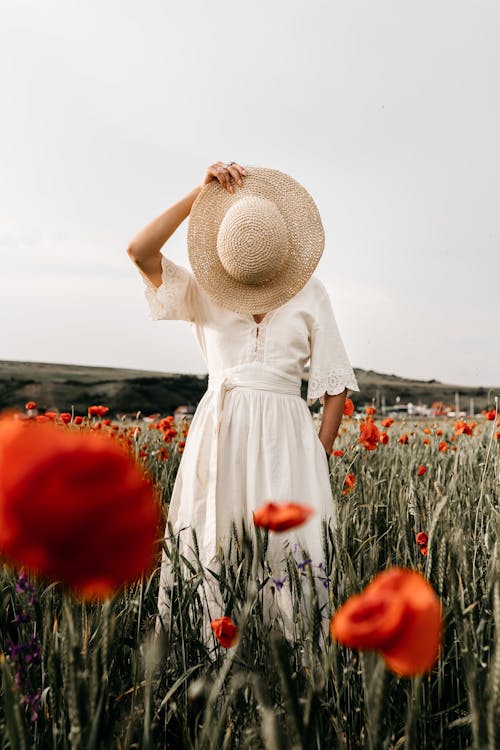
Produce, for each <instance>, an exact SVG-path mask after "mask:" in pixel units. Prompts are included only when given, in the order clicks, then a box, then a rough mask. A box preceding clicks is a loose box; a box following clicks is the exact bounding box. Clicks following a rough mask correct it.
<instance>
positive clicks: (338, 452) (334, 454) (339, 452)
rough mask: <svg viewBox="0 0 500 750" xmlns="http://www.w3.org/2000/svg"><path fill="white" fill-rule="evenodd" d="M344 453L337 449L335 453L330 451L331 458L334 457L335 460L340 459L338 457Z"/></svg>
mask: <svg viewBox="0 0 500 750" xmlns="http://www.w3.org/2000/svg"><path fill="white" fill-rule="evenodd" d="M344 453H345V451H343V450H340V449H339V450H337V451H332V456H336V457H337V458H340V456H343V455H344Z"/></svg>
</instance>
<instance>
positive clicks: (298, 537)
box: [128, 162, 358, 627]
mask: <svg viewBox="0 0 500 750" xmlns="http://www.w3.org/2000/svg"><path fill="white" fill-rule="evenodd" d="M188 215H189V216H190V219H189V226H188V252H189V260H190V263H191V267H192V271H191V270H188V269H187V268H184V267H183V266H180V265H178V264H176V263H175V262H174V261H173V260H171V259H170V258H169V257H167V256H165V255H162V254H161V252H160V250H161V248H162V247H163V246H164V244H165V243H166V242H167V240H168V239H169V238H170V237H171V236H172V234H173V233H174V232H175V230H176V229H177V227H178V226H179V225H180V224H181V222H182V221H183V220H184V219H185V218H186V217H187V216H188ZM323 248H324V231H323V226H322V223H321V219H320V216H319V212H318V210H317V208H316V205H315V203H314V201H313V199H312V198H311V196H310V195H309V194H308V193H307V191H306V190H305V189H304V188H303V187H302V186H301V185H300V184H299V183H298V182H296V181H295V180H294V179H292V178H291V177H289V176H288V175H286V174H283V173H282V172H278V171H277V170H271V169H265V168H262V167H248V168H244V167H243V166H241V165H239V164H237V163H235V162H231V163H229V164H226V163H223V162H216V163H215V164H212V165H211V166H210V167H208V169H207V170H206V173H205V175H204V178H203V181H202V183H201V184H200V185H198V186H197V187H196V188H195V189H194V190H192V191H191V192H190V193H189V194H188V195H187V196H185V197H184V198H182V199H181V200H180V201H178V202H177V203H175V204H174V205H173V206H171V207H170V208H169V209H167V210H166V211H165V212H164V213H163V214H161V215H160V216H159V217H158V218H156V219H155V220H153V221H152V222H151V223H149V224H148V225H147V226H146V227H145V228H144V229H142V231H140V232H139V234H137V236H136V237H135V238H134V239H133V240H132V242H131V243H130V245H129V248H128V254H129V256H130V258H131V259H132V260H133V262H134V263H135V265H136V266H137V268H138V269H139V271H140V272H141V274H142V276H143V279H144V281H145V284H146V289H145V293H146V298H147V300H148V302H149V305H150V310H151V316H152V318H153V320H172V319H181V320H187V321H190V322H191V323H192V325H193V328H194V333H195V335H196V337H197V339H198V342H199V344H200V346H201V349H202V352H203V355H204V358H205V360H206V363H207V368H208V373H209V380H208V390H207V392H206V393H205V394H204V396H203V398H202V399H201V401H200V403H199V404H198V407H197V409H196V413H195V415H194V417H193V419H192V422H191V425H190V430H189V434H188V436H187V439H186V444H185V448H184V453H183V456H182V460H181V462H180V465H179V470H178V473H177V477H176V480H175V484H174V488H173V492H172V498H171V502H170V507H169V516H168V521H169V522H170V523H171V524H172V526H173V528H174V531H175V532H176V533H177V532H179V533H180V534H181V533H182V530H184V529H186V530H187V532H189V529H190V528H191V529H192V528H194V529H195V530H196V533H197V537H198V543H199V548H200V559H201V561H202V563H203V564H204V565H205V566H209V565H210V563H211V561H212V560H213V558H214V556H215V555H216V553H217V549H218V545H219V544H221V543H223V542H224V540H225V539H227V537H228V535H229V532H230V528H231V522H232V521H233V519H234V520H235V521H236V522H237V523H238V521H241V519H242V518H244V519H245V520H246V521H247V522H248V523H249V524H251V523H252V516H253V512H254V511H255V510H256V509H257V508H258V507H260V506H262V505H263V504H265V503H266V502H268V501H271V500H272V501H273V502H275V503H281V502H290V501H293V502H297V503H303V504H306V505H309V506H310V507H312V508H313V509H314V514H313V515H312V516H311V518H310V519H309V520H308V521H307V522H306V523H304V524H303V525H302V526H300V527H298V528H296V529H294V530H293V531H289V532H287V533H286V536H285V539H284V538H283V535H282V534H281V535H279V534H278V535H272V534H271V535H270V544H269V550H268V560H269V561H270V565H271V567H272V570H273V575H272V578H271V583H272V581H273V580H274V584H275V586H276V589H275V591H274V592H273V594H274V595H275V596H276V599H277V600H278V601H279V602H280V604H281V605H282V609H283V612H284V613H285V614H284V621H285V627H287V619H286V618H288V626H291V623H290V618H291V610H290V601H289V599H287V587H286V585H285V582H286V572H285V568H284V566H283V562H282V558H283V542H284V541H285V540H286V542H287V543H288V544H289V545H290V546H291V547H292V548H293V549H298V548H299V545H301V546H302V547H304V548H305V549H307V550H308V551H309V555H310V558H311V564H312V566H313V568H314V572H315V574H316V575H318V577H321V573H322V546H321V523H322V521H323V520H327V521H329V520H331V519H332V518H334V514H335V503H334V498H333V496H332V490H331V484H330V476H329V465H328V457H329V455H330V452H331V449H332V444H333V441H334V440H335V437H336V435H337V431H338V428H339V424H340V421H341V419H342V413H343V407H344V402H345V398H346V393H347V388H350V389H351V390H358V387H357V383H356V379H355V376H354V373H353V370H352V368H351V365H350V363H349V360H348V358H347V355H346V352H345V349H344V346H343V343H342V340H341V338H340V335H339V332H338V329H337V326H336V323H335V318H334V315H333V311H332V308H331V304H330V300H329V297H328V293H327V291H326V289H325V287H324V285H323V284H322V282H321V281H320V280H319V279H318V278H316V277H315V276H314V275H313V272H314V269H315V268H316V266H317V263H318V261H319V259H320V257H321V254H322V252H323ZM309 359H310V368H309V382H308V392H307V405H311V404H313V403H314V402H315V401H316V399H317V398H319V399H320V401H321V403H322V404H323V416H322V422H321V428H320V430H319V435H318V433H317V432H316V428H315V426H314V422H313V419H312V416H311V413H310V410H309V409H308V408H307V405H306V402H305V401H304V400H303V399H302V398H301V395H300V385H301V376H302V373H303V370H304V366H305V365H306V363H307V362H308V360H309ZM187 532H186V533H187ZM189 540H190V536H189V535H188V536H187V538H186V541H185V542H184V545H185V546H184V550H185V552H184V554H186V555H187V556H189ZM168 574H169V571H168V562H167V559H166V556H165V554H164V556H163V561H162V572H161V579H160V595H159V612H160V615H161V614H162V613H166V607H167V603H166V601H167V600H166V598H165V596H164V595H163V593H164V591H165V586H166V585H167V584H168ZM278 582H279V583H278ZM221 606H222V605H221V604H220V602H218V600H217V597H216V595H215V594H214V596H213V598H212V600H211V607H212V610H211V612H210V616H211V617H212V618H215V617H219V616H220V615H221V614H224V612H221V611H217V609H218V608H220V607H221Z"/></svg>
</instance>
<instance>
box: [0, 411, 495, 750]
mask: <svg viewBox="0 0 500 750" xmlns="http://www.w3.org/2000/svg"><path fill="white" fill-rule="evenodd" d="M375 419H376V422H377V424H378V425H379V427H380V422H379V420H378V419H377V417H375ZM476 419H477V425H476V426H475V427H474V429H473V432H472V435H467V434H455V423H454V422H453V421H452V420H447V419H440V420H438V421H430V420H428V421H426V422H422V421H411V420H409V419H407V420H406V421H396V422H395V423H394V424H393V425H392V426H391V427H390V428H389V429H387V433H388V435H389V442H388V443H387V444H386V445H383V444H380V445H379V446H378V448H377V449H376V450H365V448H364V447H363V446H362V445H360V444H359V443H358V442H357V439H358V435H359V425H358V423H357V421H356V420H355V419H346V418H345V419H344V423H343V428H342V430H341V433H340V434H339V437H338V438H337V440H336V442H335V446H334V447H335V449H336V450H337V451H340V450H343V451H344V452H343V454H342V455H332V457H331V459H330V473H331V483H332V489H333V495H334V497H335V499H336V502H337V504H338V512H339V523H338V526H337V527H335V528H325V529H324V538H323V546H324V553H325V555H324V556H325V560H326V561H327V570H326V579H327V580H326V585H327V586H328V592H329V600H330V609H329V613H328V614H329V615H331V614H333V612H335V610H336V609H337V608H338V607H339V606H340V605H341V604H342V603H343V602H344V601H345V600H346V599H347V598H348V597H349V596H351V595H352V594H354V593H357V592H359V591H360V590H361V589H362V588H363V587H364V586H365V585H366V584H367V583H368V582H369V581H370V579H371V578H372V577H373V576H374V575H375V574H376V573H377V572H379V571H381V570H384V569H385V568H387V567H390V566H393V565H398V566H402V567H405V568H413V569H416V570H420V571H422V572H423V573H424V575H425V576H426V577H427V578H428V579H429V581H430V582H431V584H432V586H433V588H434V589H435V591H436V593H437V594H438V596H439V598H440V599H441V602H442V605H443V608H444V615H445V629H444V640H443V647H442V650H441V656H440V659H439V661H438V662H437V663H436V665H435V667H434V669H433V670H432V672H431V673H430V674H428V675H425V676H423V677H416V678H412V679H403V678H398V677H396V676H395V675H393V674H392V673H390V672H388V671H386V670H385V667H384V666H383V662H382V661H381V660H380V659H379V657H378V655H377V654H375V653H364V654H363V653H359V652H356V651H351V650H350V649H347V648H344V647H342V646H340V645H339V644H337V643H335V642H333V641H332V640H331V639H330V637H329V636H328V635H326V634H325V633H324V631H323V630H322V629H321V628H320V613H319V611H318V605H317V601H318V600H317V597H316V596H315V594H314V587H313V590H312V594H311V595H310V596H309V598H308V602H307V607H306V608H304V607H301V599H302V598H303V597H305V593H304V591H303V587H302V584H303V581H304V580H305V579H306V578H307V579H308V581H309V582H312V574H311V572H310V567H308V566H302V567H300V566H298V565H297V562H296V560H294V559H293V558H292V557H291V556H290V557H289V560H288V563H289V566H288V569H289V576H288V579H287V582H286V584H285V585H288V586H291V589H292V596H293V599H294V603H295V606H296V611H297V622H296V633H295V637H294V639H293V640H292V641H290V640H287V639H285V638H284V636H283V634H282V632H281V631H280V627H279V623H278V622H274V621H268V620H265V619H264V618H263V616H262V597H261V590H262V587H263V586H264V585H269V580H268V577H267V572H266V571H267V568H266V564H265V557H266V542H267V538H268V537H267V534H268V533H272V532H267V531H263V530H261V529H256V528H247V529H245V530H244V533H243V536H241V535H240V536H237V535H235V536H234V538H233V539H232V540H228V543H227V544H228V547H229V545H231V559H232V560H234V559H236V563H234V562H233V563H229V562H228V560H229V559H230V555H229V551H228V549H226V552H225V553H224V554H223V555H221V558H220V565H219V567H218V568H217V569H214V570H213V571H207V570H203V569H202V568H201V567H200V566H198V567H196V566H194V567H191V569H190V570H187V569H186V568H185V566H182V567H181V561H180V559H179V551H178V548H177V546H176V540H175V537H172V538H171V539H169V540H168V541H165V542H164V544H165V549H166V550H167V553H168V555H169V556H170V557H171V560H172V562H173V565H174V570H175V576H174V585H173V587H172V589H171V591H169V594H168V595H169V598H170V600H171V609H170V617H169V619H168V622H167V623H166V629H165V633H164V635H163V636H162V637H160V638H156V639H155V638H154V630H155V620H156V614H157V597H158V586H159V572H160V571H159V565H158V566H157V568H156V570H155V571H154V573H153V574H152V575H150V576H149V577H147V578H144V579H143V580H141V581H139V582H137V583H136V584H134V585H133V586H131V587H129V588H127V589H126V590H122V592H121V593H120V594H118V595H116V596H115V597H114V598H113V599H111V600H108V601H107V602H105V603H104V604H100V605H91V604H88V603H85V604H82V603H79V602H77V601H76V600H75V599H73V598H72V597H71V596H70V595H69V594H67V593H64V592H63V590H62V588H61V586H60V584H59V583H57V582H52V583H47V582H46V583H41V582H36V581H31V580H26V578H25V577H23V574H22V571H18V570H12V569H10V568H8V567H7V566H3V567H1V568H0V576H1V578H0V584H1V607H0V671H1V676H2V681H1V700H0V738H1V748H2V750H7V748H9V749H10V748H12V750H18V749H21V748H54V750H55V748H64V749H66V748H68V749H69V748H71V750H76V749H77V748H82V749H83V748H88V749H89V750H91V749H97V748H102V749H103V750H111V748H117V749H119V750H125V748H127V749H128V748H147V749H148V750H153V748H176V749H177V748H180V749H182V748H187V749H188V750H190V749H191V748H193V749H194V748H196V749H200V750H209V749H211V748H213V749H214V750H215V749H217V750H219V749H221V748H227V749H228V750H229V749H230V748H231V749H233V748H252V750H253V749H256V750H259V749H264V750H281V749H285V748H286V749H287V750H290V748H294V749H295V748H307V749H308V750H309V749H311V750H312V749H313V748H315V749H319V748H329V749H331V750H334V749H336V748H339V749H340V748H346V749H349V750H350V749H351V748H352V749H354V748H367V749H369V750H375V749H376V748H394V749H396V748H426V749H427V750H429V749H430V750H438V749H439V748H446V749H447V750H449V749H450V748H453V749H460V748H469V747H470V748H477V750H482V749H483V748H488V749H489V750H494V748H498V747H499V746H500V729H499V727H500V555H499V527H500V507H499V489H500V458H499V447H500V442H499V440H498V430H499V427H498V426H497V415H495V419H494V420H490V421H488V420H487V419H486V418H484V417H478V418H476ZM380 429H382V427H380ZM117 431H122V432H123V433H124V435H126V436H127V439H128V441H129V445H130V450H131V451H132V452H133V453H134V455H135V457H136V459H137V460H138V461H139V462H143V463H144V464H145V466H146V468H147V470H148V472H149V474H150V475H151V477H152V478H153V480H154V482H155V484H156V485H157V487H158V490H159V497H161V500H162V503H163V504H164V507H165V511H166V509H167V507H168V501H169V497H170V494H171V491H172V486H173V483H174V480H175V476H176V471H177V468H178V465H179V460H180V457H181V450H182V448H181V447H179V442H180V441H182V440H184V439H185V437H184V436H183V435H182V434H180V433H179V434H178V435H177V436H176V437H175V438H173V440H172V442H171V443H169V444H168V445H167V446H166V447H167V449H168V457H166V455H165V452H164V453H163V455H161V453H160V452H161V448H162V446H165V443H164V442H162V436H161V434H160V431H159V430H157V429H154V428H153V429H145V428H144V427H143V428H142V429H141V430H138V429H134V425H132V426H131V425H127V426H125V425H119V426H118V428H117ZM440 432H442V434H439V433H440ZM403 434H405V435H407V436H408V442H400V441H399V437H400V436H401V435H403ZM443 444H444V445H446V448H443ZM440 446H441V450H440ZM420 466H425V467H426V471H425V473H422V472H420V473H419V471H418V469H419V467H420ZM348 475H353V477H351V481H350V482H349V483H348V484H346V478H347V477H348ZM304 502H307V499H306V498H304ZM421 531H424V532H426V533H427V535H428V537H429V542H428V554H427V555H426V556H424V555H423V554H422V553H421V551H420V549H419V546H418V544H417V543H416V540H415V538H416V534H417V533H418V532H421ZM182 571H184V572H182ZM204 576H211V578H212V580H216V581H217V585H218V586H219V587H220V590H221V593H222V596H223V598H224V601H225V602H226V605H227V611H226V613H225V614H227V615H229V616H231V617H232V618H233V620H234V621H235V622H236V623H237V624H238V627H239V629H240V638H239V640H238V642H237V644H236V645H235V646H234V647H233V648H230V649H224V648H222V647H220V646H219V644H218V643H217V641H216V640H215V638H214V639H213V642H212V643H211V644H209V646H206V645H204V643H203V640H202V637H201V632H202V631H201V628H202V615H203V579H204ZM307 589H308V590H310V587H309V586H308V587H307ZM304 611H307V615H304V614H303V613H304ZM13 643H14V647H13V646H12V644H13ZM9 644H10V645H9Z"/></svg>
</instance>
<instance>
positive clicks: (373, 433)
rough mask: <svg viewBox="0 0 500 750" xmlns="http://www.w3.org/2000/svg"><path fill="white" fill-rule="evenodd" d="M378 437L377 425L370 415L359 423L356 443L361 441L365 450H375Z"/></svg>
mask: <svg viewBox="0 0 500 750" xmlns="http://www.w3.org/2000/svg"><path fill="white" fill-rule="evenodd" d="M379 438H380V433H379V431H378V427H377V425H376V424H375V422H374V421H373V419H372V418H371V417H368V419H365V420H364V421H363V422H361V423H360V425H359V438H358V443H361V445H363V446H364V447H365V448H366V450H368V451H374V450H377V447H378V442H379Z"/></svg>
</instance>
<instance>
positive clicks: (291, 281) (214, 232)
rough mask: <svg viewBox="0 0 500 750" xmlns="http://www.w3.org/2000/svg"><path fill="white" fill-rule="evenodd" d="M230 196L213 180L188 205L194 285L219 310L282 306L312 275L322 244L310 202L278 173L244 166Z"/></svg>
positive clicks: (254, 310)
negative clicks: (221, 308)
mask: <svg viewBox="0 0 500 750" xmlns="http://www.w3.org/2000/svg"><path fill="white" fill-rule="evenodd" d="M245 169H246V172H247V176H246V177H244V178H243V185H242V186H241V187H240V186H239V185H237V184H235V185H234V191H235V192H234V193H229V192H228V191H227V190H226V189H225V188H223V187H222V185H221V184H220V183H219V181H218V180H212V181H211V182H209V183H208V184H207V185H205V186H204V187H203V188H202V190H201V192H200V193H199V194H198V196H197V198H196V200H195V201H194V203H193V206H192V208H191V213H190V215H189V224H188V232H187V242H188V255H189V261H190V264H191V268H192V270H193V273H194V275H195V277H196V279H197V281H198V283H199V284H200V286H201V287H202V288H203V289H204V290H205V291H206V292H207V294H208V295H209V296H210V297H211V298H212V299H213V300H214V301H215V302H216V303H217V304H219V305H221V306H222V307H226V308H228V309H229V310H233V311H235V312H242V313H251V314H253V315H255V314H257V313H266V312H268V311H269V310H274V309H275V308H276V307H280V306H281V305H283V304H285V302H287V301H288V300H289V299H290V298H291V297H293V296H294V295H295V294H297V292H299V291H300V290H301V289H302V287H303V286H304V285H305V284H306V282H307V281H308V280H309V279H310V277H311V276H312V274H313V272H314V269H315V268H316V266H317V265H318V262H319V259H320V258H321V254H322V252H323V248H324V245H325V233H324V230H323V225H322V223H321V218H320V215H319V211H318V209H317V207H316V204H315V203H314V201H313V199H312V198H311V196H310V195H309V193H308V192H307V190H306V189H305V188H304V187H302V185H300V184H299V183H298V182H297V181H296V180H294V179H293V178H292V177H289V176H288V175H287V174H284V173H283V172H279V171H278V170H276V169H266V168H265V167H245Z"/></svg>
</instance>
